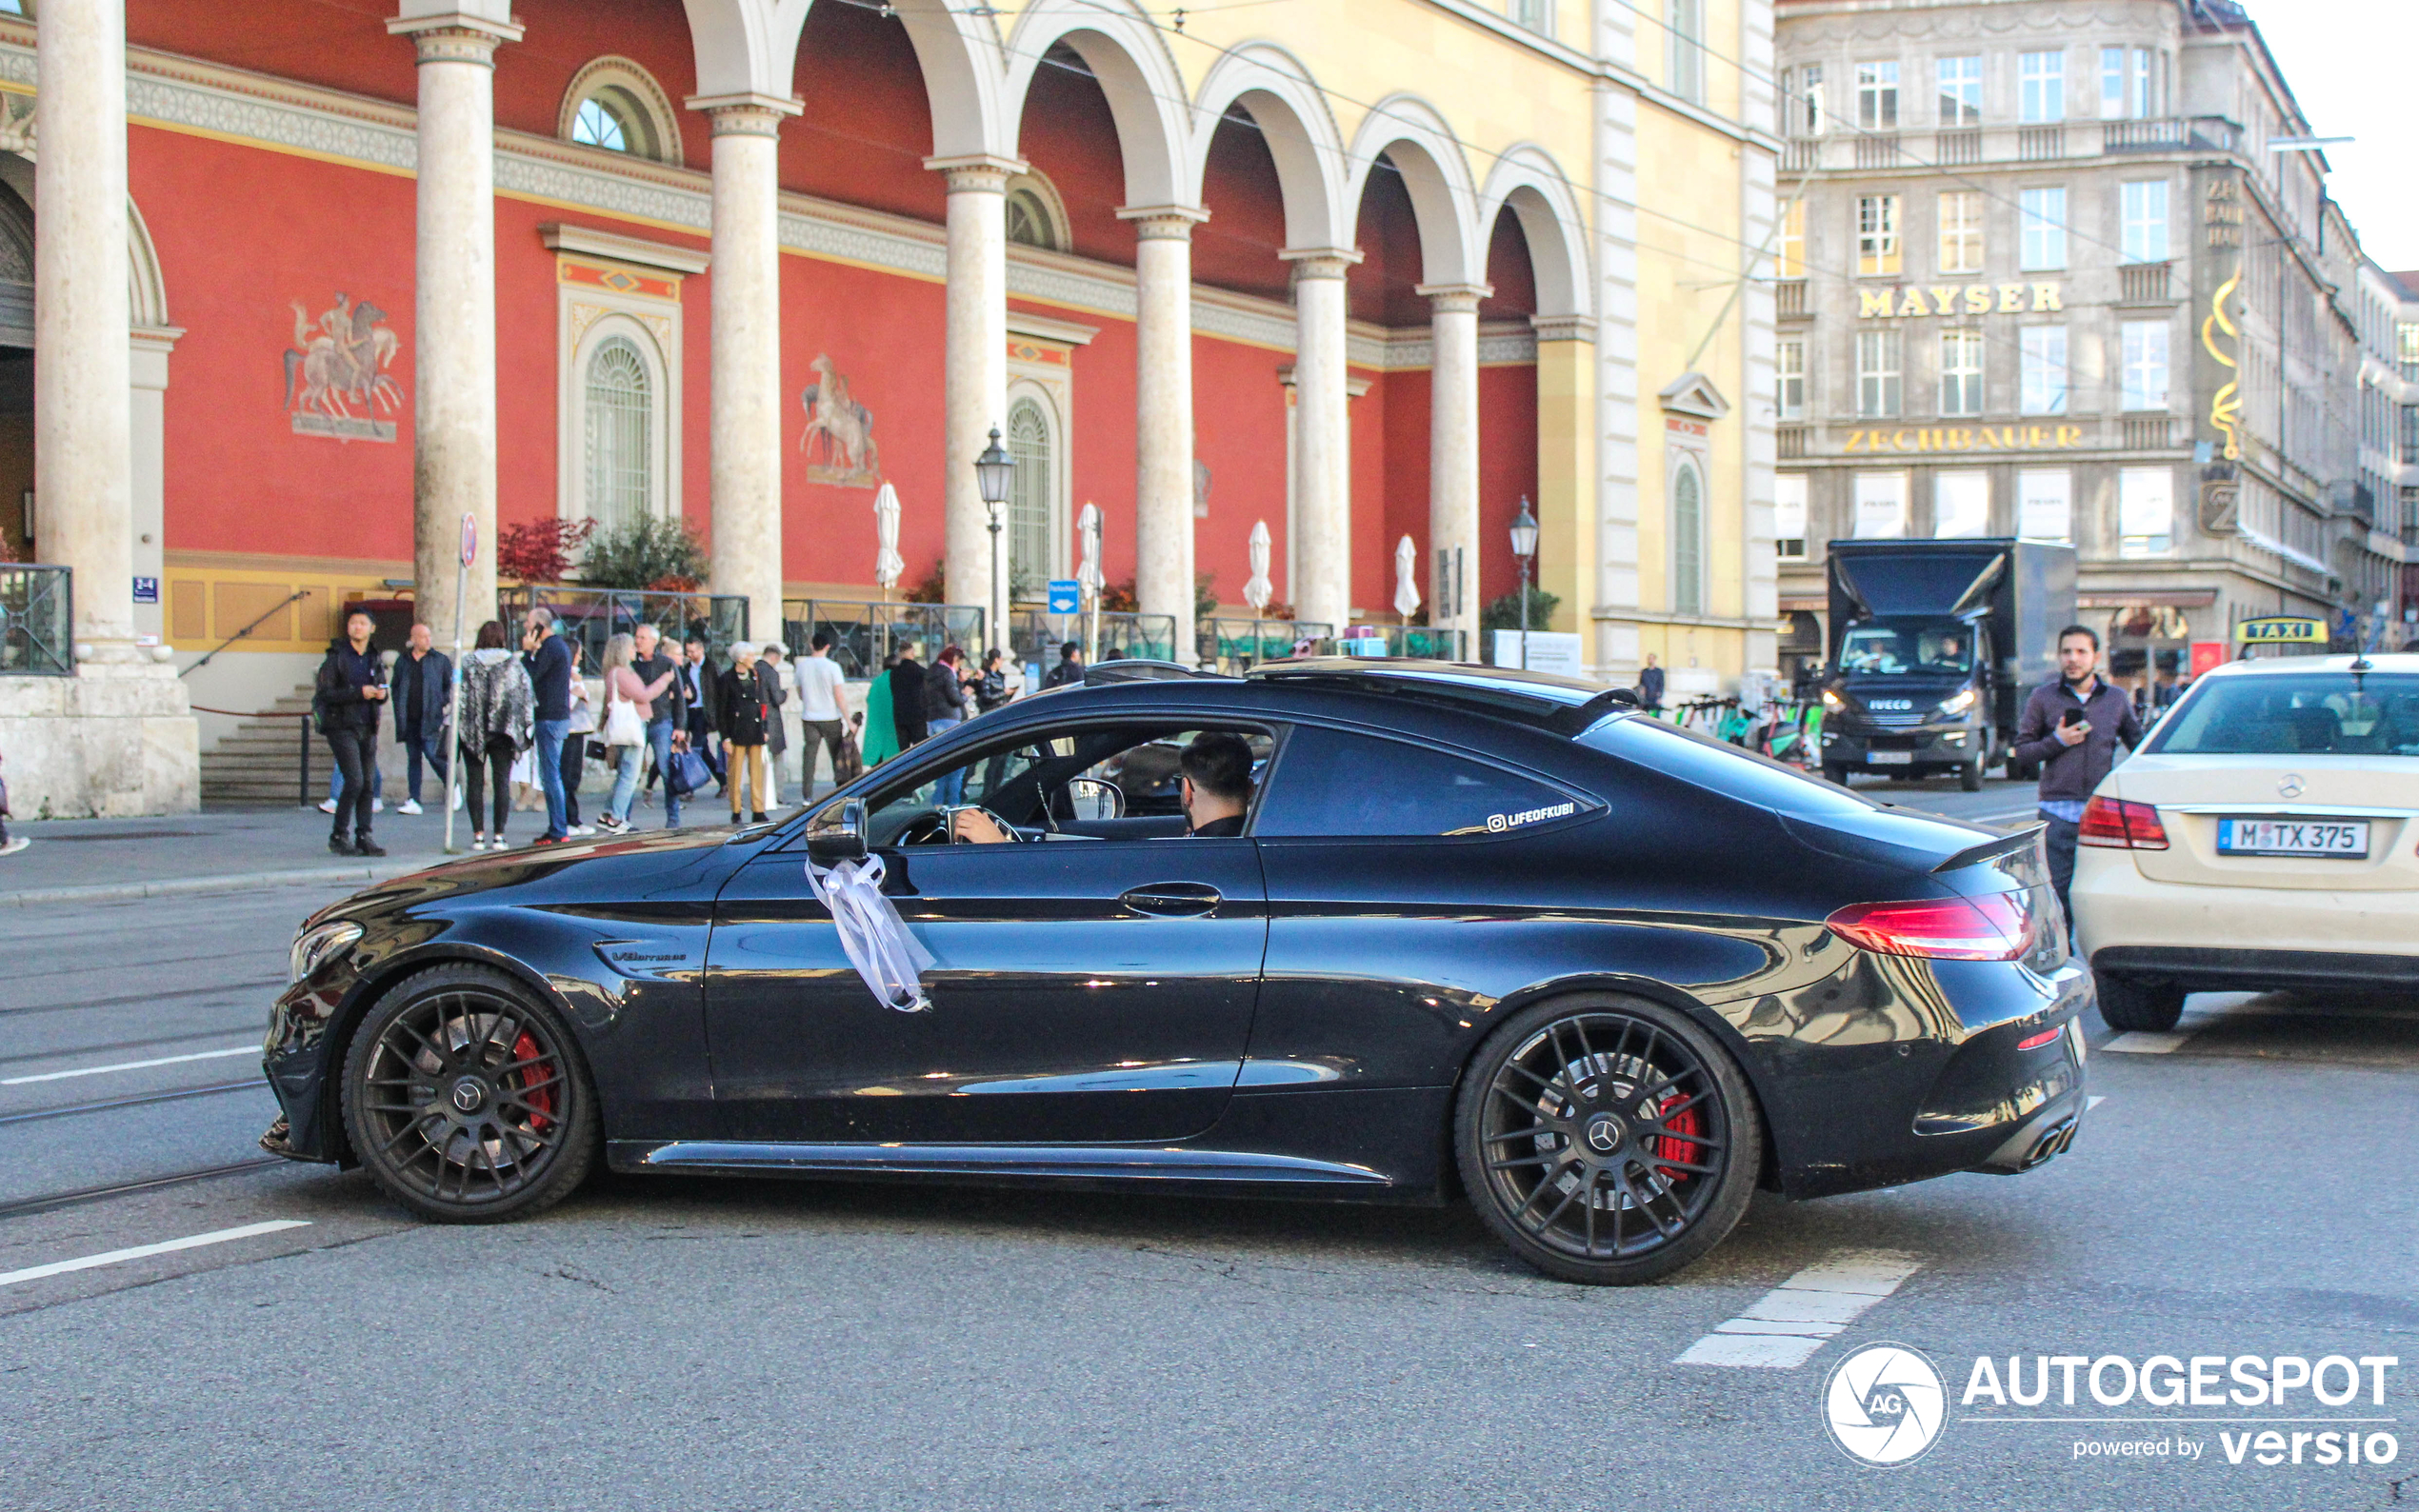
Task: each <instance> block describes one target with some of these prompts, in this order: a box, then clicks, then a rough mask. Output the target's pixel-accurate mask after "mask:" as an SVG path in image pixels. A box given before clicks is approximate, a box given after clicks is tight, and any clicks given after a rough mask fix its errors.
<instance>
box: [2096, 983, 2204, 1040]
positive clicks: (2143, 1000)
mask: <svg viewBox="0 0 2419 1512" xmlns="http://www.w3.org/2000/svg"><path fill="white" fill-rule="evenodd" d="M2091 985H2092V986H2093V987H2094V988H2095V989H2096V990H2097V991H2098V993H2099V998H2100V1017H2101V1018H2102V1019H2103V1020H2105V1021H2106V1022H2107V1024H2108V1025H2109V1028H2111V1029H2119V1030H2126V1029H2147V1030H2149V1031H2150V1032H2152V1033H2154V1034H2164V1033H2166V1032H2167V1031H2168V1030H2169V1029H2171V1028H2174V1027H2175V1021H2176V1020H2178V1019H2180V1018H2182V1017H2184V989H2183V988H2182V987H2179V986H2173V985H2169V984H2167V983H2164V982H2137V981H2134V980H2133V979H2132V978H2130V977H2113V976H2109V974H2108V973H2106V972H2104V971H2094V972H2092V973H2091Z"/></svg>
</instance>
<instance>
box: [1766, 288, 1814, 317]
mask: <svg viewBox="0 0 2419 1512" xmlns="http://www.w3.org/2000/svg"><path fill="white" fill-rule="evenodd" d="M1772 313H1773V314H1775V315H1777V316H1778V317H1780V318H1781V319H1783V320H1804V319H1805V318H1806V316H1807V313H1808V311H1807V308H1806V280H1805V279H1803V278H1784V279H1781V280H1779V281H1778V282H1776V283H1774V284H1773V285H1772Z"/></svg>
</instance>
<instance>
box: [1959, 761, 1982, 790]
mask: <svg viewBox="0 0 2419 1512" xmlns="http://www.w3.org/2000/svg"><path fill="white" fill-rule="evenodd" d="M1957 786H1958V787H1959V788H1960V789H1962V790H1963V791H1966V792H1969V793H1978V792H1980V791H1982V763H1981V762H1979V761H1969V762H1968V763H1966V765H1964V766H1960V767H1958V768H1957Z"/></svg>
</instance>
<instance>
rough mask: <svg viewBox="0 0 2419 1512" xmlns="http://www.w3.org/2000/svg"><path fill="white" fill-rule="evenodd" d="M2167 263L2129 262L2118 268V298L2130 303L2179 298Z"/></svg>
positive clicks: (2139, 303)
mask: <svg viewBox="0 0 2419 1512" xmlns="http://www.w3.org/2000/svg"><path fill="white" fill-rule="evenodd" d="M2168 273H2169V265H2168V264H2166V263H2127V264H2125V265H2123V266H2122V267H2120V268H2119V269H2117V298H2118V300H2119V301H2120V302H2122V303H2124V304H2128V305H2143V304H2155V303H2158V302H2161V301H2165V300H2171V299H2174V298H2177V297H2178V296H2177V295H2176V293H2175V291H2174V287H2173V282H2172V280H2170V279H2169V276H2168Z"/></svg>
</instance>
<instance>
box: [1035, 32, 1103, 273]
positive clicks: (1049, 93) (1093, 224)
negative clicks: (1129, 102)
mask: <svg viewBox="0 0 2419 1512" xmlns="http://www.w3.org/2000/svg"><path fill="white" fill-rule="evenodd" d="M1098 45H1099V46H1101V47H1106V46H1107V44H1105V43H1101V44H1098ZM1016 149H1017V151H1018V153H1019V154H1020V155H1021V156H1022V157H1023V158H1024V159H1025V161H1026V162H1027V163H1028V164H1030V166H1031V170H1032V171H1031V174H1030V179H1029V178H1024V177H1020V178H1017V179H1010V181H1009V186H1008V189H1009V204H1008V211H1009V215H1010V220H1011V226H1012V223H1013V221H1014V218H1015V217H1016V216H1017V213H1018V211H1019V209H1020V208H1022V209H1025V210H1027V211H1028V212H1029V213H1030V212H1032V211H1039V212H1040V215H1041V217H1042V226H1043V227H1045V228H1047V229H1050V231H1051V232H1052V234H1053V235H1054V238H1055V245H1054V246H1053V245H1050V244H1045V243H1038V242H1036V243H1029V244H1028V245H1030V246H1043V247H1045V248H1046V249H1049V250H1053V251H1063V252H1073V253H1075V254H1077V255H1078V256H1082V257H1090V258H1097V259H1099V260H1100V261H1102V262H1108V263H1120V264H1127V265H1130V264H1131V263H1132V262H1133V260H1134V232H1133V228H1132V227H1130V226H1129V225H1127V224H1126V223H1125V222H1124V221H1121V220H1119V219H1118V218H1117V207H1119V206H1120V205H1123V204H1125V203H1126V197H1125V196H1126V167H1125V154H1124V149H1123V146H1122V144H1121V143H1120V141H1119V139H1118V134H1117V117H1116V113H1115V112H1114V111H1113V110H1112V109H1110V103H1109V96H1108V94H1107V92H1106V90H1105V89H1104V87H1103V81H1102V79H1101V78H1100V77H1099V76H1098V75H1097V74H1096V73H1094V71H1093V70H1092V67H1091V65H1090V64H1089V63H1087V62H1086V61H1085V60H1084V57H1083V55H1082V54H1081V53H1079V52H1077V51H1076V50H1075V49H1074V48H1073V47H1072V46H1071V45H1070V44H1069V43H1068V42H1066V41H1064V40H1062V41H1059V42H1054V43H1052V44H1051V45H1050V47H1049V49H1048V50H1045V51H1044V52H1043V54H1042V57H1041V62H1040V63H1039V64H1038V65H1037V66H1036V67H1035V68H1034V70H1033V76H1032V79H1031V81H1030V83H1029V84H1028V85H1027V86H1026V90H1025V99H1024V109H1023V114H1022V116H1021V117H1020V119H1019V121H1018V123H1017V134H1016ZM1020 198H1021V199H1022V201H1023V204H1022V205H1021V207H1020ZM1053 223H1054V224H1053ZM1016 239H1017V238H1016V236H1015V235H1014V232H1013V229H1011V232H1010V241H1015V240H1016Z"/></svg>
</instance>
